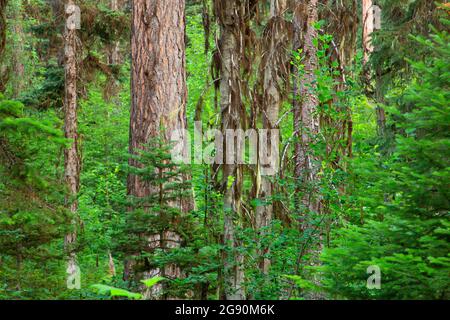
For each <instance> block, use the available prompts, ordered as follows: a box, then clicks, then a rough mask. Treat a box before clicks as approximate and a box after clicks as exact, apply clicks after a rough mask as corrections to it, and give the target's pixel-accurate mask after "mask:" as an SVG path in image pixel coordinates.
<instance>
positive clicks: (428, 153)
mask: <svg viewBox="0 0 450 320" xmlns="http://www.w3.org/2000/svg"><path fill="white" fill-rule="evenodd" d="M3 2H4V1H2V0H0V3H1V4H2V5H3ZM109 2H110V1H88V0H83V1H79V5H80V6H81V8H82V17H83V18H82V29H81V30H80V31H79V34H80V36H79V41H80V43H81V44H82V45H81V46H80V49H79V52H78V53H79V61H78V63H79V69H80V75H79V86H78V92H77V93H78V96H79V106H78V121H79V141H80V145H81V147H80V157H81V161H82V170H81V176H80V191H79V194H78V195H77V197H76V198H77V200H78V211H77V214H76V215H75V216H74V215H73V214H71V213H70V211H69V210H67V202H68V201H70V200H74V199H69V200H68V199H67V190H66V189H67V188H66V185H65V183H64V178H65V173H64V149H65V148H67V147H68V145H69V143H70V141H68V139H66V138H64V121H63V119H64V112H65V110H64V81H65V79H64V59H63V58H62V56H63V53H62V52H63V51H64V46H63V43H62V40H61V39H62V34H63V31H64V30H63V29H64V28H63V24H64V21H62V19H61V15H60V12H61V10H63V9H62V8H61V7H59V6H58V5H55V3H57V1H56V2H53V1H44V0H30V1H21V0H9V1H7V6H6V11H5V17H6V19H5V22H6V25H7V29H6V35H5V36H6V42H5V43H6V46H5V50H3V48H0V55H1V54H3V56H4V58H3V59H2V58H1V57H0V92H1V93H0V299H109V298H115V299H117V298H119V299H125V298H129V299H141V298H143V297H145V296H146V293H148V292H149V291H151V290H154V289H152V288H159V286H161V288H163V290H164V297H165V298H170V297H183V298H189V299H220V298H223V297H224V295H225V293H224V291H225V289H224V288H225V287H226V284H224V273H226V270H224V269H225V268H224V266H223V260H224V256H227V255H229V254H230V253H231V252H232V251H233V254H237V256H242V257H243V258H242V259H243V260H242V261H243V262H242V266H240V267H242V269H243V270H244V273H245V279H244V280H243V285H244V287H245V291H246V294H247V298H249V299H311V298H312V299H316V298H318V299H449V298H450V291H449V288H450V280H449V279H450V278H449V276H450V239H449V237H450V219H449V207H450V204H449V199H450V194H449V191H448V190H449V188H448V187H449V186H448V181H449V180H450V171H449V159H450V152H449V150H450V148H449V147H450V137H449V129H450V128H449V124H450V110H449V100H450V94H449V92H450V90H449V89H450V88H449V87H450V86H449V85H450V83H449V82H450V65H449V58H450V47H449V40H450V37H449V33H448V28H449V25H450V22H449V20H448V15H449V13H450V11H449V9H448V6H440V5H436V4H434V3H433V4H431V1H427V0H414V1H400V0H398V1H390V0H389V1H381V0H380V1H377V4H378V5H380V7H381V8H382V22H383V28H382V30H379V31H377V32H375V34H374V40H373V43H374V47H375V49H374V52H373V54H372V56H371V60H370V61H369V62H367V64H366V65H365V66H364V68H363V67H362V66H361V65H362V64H363V61H362V60H363V58H362V55H363V54H362V49H358V50H356V51H355V52H354V53H352V54H349V55H348V57H349V59H352V61H351V62H349V63H347V62H345V61H341V59H340V58H339V53H340V52H341V51H340V50H342V48H338V47H337V46H336V41H337V39H340V38H339V37H341V38H342V39H345V38H346V37H345V35H346V34H345V33H350V32H353V31H355V32H356V31H357V32H358V34H359V33H360V32H359V31H360V30H361V25H358V26H353V27H354V28H355V30H353V29H352V28H348V29H347V28H342V30H341V29H339V30H341V31H339V32H342V33H344V34H339V32H338V31H336V33H337V34H333V35H329V34H327V31H328V30H329V29H333V23H335V22H333V21H334V20H333V19H332V18H329V17H328V16H327V12H328V11H326V10H324V11H323V12H321V14H320V16H321V19H323V20H321V21H316V22H315V23H314V26H313V28H314V30H315V31H317V34H318V36H317V37H316V38H315V39H313V44H314V46H315V48H316V52H315V55H316V57H315V58H316V61H317V64H316V66H315V67H316V70H314V76H315V81H314V84H313V85H312V86H311V88H308V90H310V91H311V92H314V94H315V95H316V96H317V97H318V99H317V100H318V105H317V109H316V111H315V112H316V113H317V114H315V116H317V118H318V119H319V121H320V126H321V131H320V134H317V135H316V136H314V137H312V138H311V146H309V147H310V150H309V152H310V153H311V155H312V156H311V159H313V161H312V162H314V167H315V168H317V173H316V176H317V179H314V180H312V181H308V180H307V179H299V177H298V176H296V175H295V164H294V161H293V159H294V158H295V147H294V146H295V144H298V143H300V142H299V141H298V140H299V136H298V133H297V132H296V131H295V128H294V126H293V123H294V122H295V119H294V117H295V115H294V112H292V111H293V105H294V104H295V101H296V99H299V100H302V98H301V97H300V98H299V97H297V96H296V94H295V93H294V94H291V93H290V91H291V89H292V88H291V87H292V86H293V87H295V85H293V83H294V82H295V81H297V80H298V81H302V79H304V78H305V74H306V75H307V73H308V72H307V70H306V71H305V65H306V64H307V59H308V57H307V55H306V53H305V52H304V51H303V50H302V49H298V48H297V49H292V48H291V47H290V49H289V57H290V63H289V66H288V69H289V70H284V69H283V70H281V68H282V66H281V65H280V67H279V68H280V70H278V73H277V74H281V75H282V76H281V78H282V77H288V79H289V77H292V79H293V80H288V81H287V82H288V83H287V84H284V87H285V88H286V90H287V91H289V92H287V93H285V94H284V95H283V96H284V100H283V104H282V107H281V110H280V121H279V124H277V125H278V126H279V128H280V131H281V134H280V136H281V143H280V170H279V172H278V173H277V175H275V176H273V177H271V178H270V183H271V184H272V185H273V193H272V194H271V195H270V196H269V197H263V196H260V193H259V189H258V188H259V186H260V184H261V176H260V175H259V173H258V170H259V168H258V167H257V166H247V167H246V168H245V170H243V173H242V178H243V183H242V194H243V196H242V216H241V217H239V223H238V224H236V228H235V230H234V231H235V238H236V242H237V243H239V244H240V245H239V246H238V247H236V248H235V247H233V248H230V247H229V246H228V245H227V242H226V241H225V240H224V232H223V225H224V219H225V218H224V217H225V216H226V213H227V212H226V210H227V209H226V208H224V205H223V203H224V195H226V192H224V190H227V189H229V188H230V187H231V185H233V183H234V182H235V181H234V180H233V179H232V177H229V179H228V181H226V182H225V183H223V181H221V179H222V178H223V177H222V175H223V173H222V172H220V170H219V168H218V167H216V166H214V165H209V164H192V165H179V164H177V163H174V162H173V161H172V159H171V153H170V152H171V150H172V148H173V145H170V144H168V145H167V144H164V142H163V140H162V139H159V138H155V139H154V140H153V141H151V142H150V143H149V144H147V145H146V146H145V148H144V150H143V151H142V152H141V153H140V154H137V155H136V154H134V155H130V153H129V149H128V145H129V139H130V137H129V124H130V105H131V100H132V95H133V92H132V90H133V88H130V69H131V68H132V66H131V65H130V62H129V54H130V48H129V45H128V43H127V42H126V41H124V39H127V38H128V37H129V36H130V28H129V25H130V20H131V12H130V11H131V9H130V6H129V5H128V4H124V5H123V6H121V8H120V9H119V10H115V9H114V10H113V9H111V8H110V6H109V5H110V3H109ZM122 2H124V3H125V2H126V1H122ZM256 2H257V1H256ZM261 2H263V1H261ZM344 2H345V1H344ZM349 2H351V1H349ZM267 3H269V2H267ZM202 4H203V7H202ZM328 5H330V6H331V5H332V4H329V3H328ZM211 6H212V2H211V3H210V1H206V0H205V1H187V5H186V7H187V8H186V15H187V17H186V21H187V27H186V46H187V47H186V60H187V65H186V71H187V86H188V102H187V110H186V114H187V124H188V128H187V129H188V131H189V132H191V133H192V136H194V135H193V133H194V129H195V127H194V123H195V121H200V120H201V121H202V125H203V128H202V129H203V130H204V131H205V132H206V131H207V130H209V129H214V128H220V126H221V118H220V114H221V110H220V104H219V103H218V99H219V98H220V88H219V84H218V82H219V81H218V80H219V79H216V78H215V77H216V76H220V75H218V74H217V70H216V68H215V67H216V66H215V64H216V63H217V61H216V60H217V57H218V55H219V56H220V52H219V51H220V50H217V46H219V45H220V43H219V42H220V41H216V39H217V37H218V36H217V34H218V33H219V32H220V30H219V28H218V26H216V25H215V24H214V19H212V15H213V12H212V11H213V10H212V8H211ZM356 7H357V6H356V5H355V6H354V7H353V6H351V8H356ZM348 8H350V7H347V9H348ZM260 9H261V10H256V12H257V13H252V14H251V15H250V16H249V17H250V18H251V19H253V20H252V21H251V23H247V22H245V21H244V22H242V24H243V26H242V28H244V29H245V28H247V29H245V32H244V33H245V35H244V38H245V41H244V42H249V43H251V42H252V41H255V39H259V38H262V37H264V36H267V35H269V37H270V35H271V33H270V32H275V31H273V30H275V29H276V27H277V26H278V27H279V28H281V29H280V30H283V27H282V26H283V25H282V24H279V25H277V24H276V22H273V21H272V20H270V19H268V18H267V15H268V11H270V10H269V6H268V5H264V4H262V5H261V8H260ZM347 9H346V10H347ZM359 9H360V8H358V10H359ZM348 10H350V9H348ZM352 10H353V9H352ZM355 10H356V9H355ZM266 11H267V12H266ZM343 12H347V11H343ZM3 13H4V12H3V11H2V12H1V14H2V17H3ZM215 13H216V14H217V12H215ZM287 16H288V18H289V19H290V18H291V13H289V14H288V15H287ZM18 17H19V18H20V19H19V18H18ZM216 18H218V17H216ZM250 18H249V19H250ZM288 18H287V19H288ZM327 19H328V20H327ZM2 20H3V19H2ZM244 20H245V19H244ZM275 20H276V19H275ZM356 20H358V19H355V21H356ZM360 20H361V19H360ZM270 21H271V22H270ZM0 23H1V24H2V25H3V21H0ZM245 23H247V25H244V24H245ZM274 26H275V27H274ZM280 26H281V27H280ZM271 27H272V28H273V29H271ZM324 29H327V30H324ZM276 30H278V29H276ZM336 30H337V29H336ZM1 31H3V30H1ZM291 31H292V30H291V29H289V28H287V29H286V30H285V32H288V33H289V32H291ZM348 38H352V39H353V38H354V40H355V46H357V47H358V48H360V47H361V42H362V41H361V39H359V40H358V41H356V33H355V34H352V35H350V34H349V35H348ZM348 38H347V39H348ZM0 41H1V39H0ZM263 44H264V42H262V41H261V42H258V45H255V46H254V52H253V51H252V50H249V51H251V52H250V53H248V52H245V53H243V57H244V58H243V61H244V63H243V67H242V69H243V71H242V73H243V74H242V75H241V76H242V79H241V80H242V83H245V85H242V87H243V88H245V89H242V90H243V92H244V90H247V91H245V94H244V93H242V95H243V97H244V98H243V99H242V105H243V109H244V110H245V111H246V112H248V113H249V114H250V115H251V116H250V117H249V119H250V121H248V122H249V123H250V122H252V123H250V124H249V127H252V128H253V127H254V128H260V127H262V125H263V123H262V121H260V120H258V119H257V117H256V116H255V114H256V113H257V112H259V111H258V110H260V109H261V108H262V107H261V106H262V105H263V102H264V101H263V100H264V98H263V95H262V94H261V88H264V84H263V85H262V87H261V78H260V77H261V74H258V73H257V72H258V71H259V70H262V69H264V68H263V63H264V59H263V58H262V57H261V56H258V54H261V52H263V51H262V49H261V46H263ZM205 47H206V48H205ZM114 48H119V49H118V51H117V52H115V54H117V55H119V56H120V59H119V61H112V60H114V59H112V58H111V57H110V56H111V50H113V49H114ZM205 49H206V50H205ZM210 49H211V50H210ZM247 49H248V48H247ZM2 51H4V52H2ZM243 51H245V48H244V49H243ZM253 55H254V56H253ZM262 56H264V55H262ZM12 57H15V58H14V59H12ZM346 63H347V64H346ZM367 68H369V69H370V70H369V73H367V70H365V69H367ZM20 70H22V75H20V74H18V73H17V72H18V71H20ZM291 73H293V74H291ZM5 74H6V75H7V76H4V75H5ZM262 74H264V73H262ZM368 74H369V76H367V75H368ZM368 78H369V79H368ZM291 82H292V83H291ZM242 83H241V84H242ZM3 84H4V86H3ZM277 86H279V87H283V86H282V85H280V84H277ZM252 99H253V100H252ZM261 101H262V102H261ZM380 108H382V109H383V110H385V112H386V123H384V124H383V130H380V128H379V126H380V121H379V120H380V119H377V112H378V110H379V109H380ZM252 116H253V118H252ZM255 119H256V120H255ZM342 131H345V132H344V133H343V132H342ZM305 132H306V133H304V136H307V135H312V134H311V132H307V130H305ZM209 138H211V137H209ZM210 140H211V139H204V141H201V143H202V145H203V147H207V146H208V145H209V143H210ZM192 151H193V154H196V152H199V151H198V150H192ZM200 152H201V151H200ZM247 156H248V155H247ZM130 158H133V159H135V160H136V161H138V162H139V164H140V166H138V167H136V166H130V165H129V159H130ZM129 174H133V175H136V176H138V177H139V178H140V179H142V180H143V181H146V182H147V183H148V186H149V188H150V189H151V190H152V193H151V195H150V196H148V197H141V198H137V197H133V196H131V195H130V194H129V193H128V192H127V176H128V175H129ZM310 194H313V197H312V198H314V199H315V201H317V202H320V210H319V212H314V210H310V209H309V208H308V207H307V205H305V202H304V199H305V198H308V197H309V195H310ZM299 199H300V200H299ZM183 201H191V206H190V207H189V208H188V210H184V211H183V210H181V209H180V207H177V206H174V203H177V202H180V203H181V202H183ZM268 206H270V207H273V212H274V215H273V219H272V220H271V221H270V224H269V225H267V226H265V227H264V228H262V229H260V230H257V229H256V228H255V224H256V222H255V212H257V211H258V210H259V208H261V207H263V208H265V207H268ZM224 213H225V214H224ZM74 225H77V226H78V227H79V228H78V229H79V234H78V239H77V242H76V249H75V250H76V252H77V261H78V264H79V267H80V270H81V288H80V289H79V290H69V288H67V283H66V276H67V274H66V263H67V261H66V251H65V250H66V248H65V246H64V236H65V235H66V234H67V233H68V232H70V230H72V228H73V226H74ZM172 232H173V233H174V234H176V235H177V236H179V238H177V237H175V239H176V240H177V241H174V243H166V244H162V245H161V246H159V247H158V246H153V247H152V244H151V241H160V240H161V239H160V238H156V240H155V238H151V237H150V240H149V235H155V234H159V235H170V236H172ZM178 240H179V241H178ZM160 242H164V241H162V240H161V241H160ZM142 248H145V249H142ZM236 252H237V253H236ZM265 259H268V260H270V268H269V270H268V271H267V272H262V271H261V263H262V262H264V260H265ZM130 266H133V267H132V271H131V273H141V274H142V276H141V277H140V278H138V281H136V279H133V277H132V276H130V274H129V273H130ZM175 266H176V268H180V270H181V275H182V276H181V277H180V278H177V279H163V278H153V280H151V277H152V276H154V275H153V274H148V272H147V271H148V270H149V268H150V269H165V268H172V267H173V268H175ZM370 267H376V269H377V268H378V269H379V270H381V286H380V288H379V289H377V288H376V289H371V288H370V287H368V285H367V284H368V283H367V281H368V278H369V276H370V275H371V274H370V272H369V273H368V268H369V269H370ZM146 278H148V279H150V280H148V279H147V283H146V281H145V279H146ZM149 281H150V282H149ZM160 281H161V282H160ZM155 290H156V289H155ZM137 292H140V293H137Z"/></svg>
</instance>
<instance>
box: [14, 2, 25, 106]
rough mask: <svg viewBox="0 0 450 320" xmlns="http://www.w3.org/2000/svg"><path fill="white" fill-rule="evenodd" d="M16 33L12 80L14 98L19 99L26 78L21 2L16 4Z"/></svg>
mask: <svg viewBox="0 0 450 320" xmlns="http://www.w3.org/2000/svg"><path fill="white" fill-rule="evenodd" d="M14 5H15V8H14V11H15V12H14V27H13V28H14V33H15V36H16V38H15V39H16V40H15V41H14V55H13V61H12V63H13V68H12V69H13V73H14V77H13V78H12V80H13V83H12V90H13V92H12V95H13V98H18V96H19V94H20V93H21V92H22V90H23V86H24V76H25V66H24V64H23V54H24V48H23V44H24V41H25V39H24V38H25V37H24V33H23V28H22V24H23V19H22V3H21V1H19V2H17V3H14Z"/></svg>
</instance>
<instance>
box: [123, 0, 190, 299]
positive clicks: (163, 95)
mask: <svg viewBox="0 0 450 320" xmlns="http://www.w3.org/2000/svg"><path fill="white" fill-rule="evenodd" d="M184 29H185V1H180V0H145V1H138V0H135V1H133V17H132V39H131V50H132V82H131V85H132V89H131V90H132V106H131V119H130V141H129V151H130V153H131V154H136V153H137V151H138V150H139V149H143V148H144V146H145V144H147V143H149V142H150V140H151V138H154V137H159V136H161V134H162V136H163V138H164V140H165V141H166V142H167V143H169V142H170V141H171V134H172V132H173V131H175V130H178V131H179V134H180V136H181V137H183V136H184V129H185V128H186V96H187V89H186V71H185V70H186V68H185V67H186V61H185V30H184ZM129 164H130V166H133V167H141V164H139V163H138V162H137V161H136V160H134V159H130V160H129ZM127 186H128V194H129V195H130V196H133V197H137V198H145V197H147V196H149V195H150V194H153V193H155V192H159V191H158V190H152V188H151V187H150V185H149V184H148V183H146V182H145V181H142V180H141V179H140V178H139V177H138V176H136V175H133V174H130V175H129V176H128V182H127ZM174 205H176V206H180V207H181V208H180V209H181V210H182V211H183V212H187V211H188V210H189V209H190V206H191V201H190V200H183V201H181V202H180V203H177V204H174ZM146 236H147V237H148V242H149V247H151V249H156V248H161V247H163V249H170V248H174V247H178V246H180V243H181V237H180V235H179V234H177V233H175V232H171V231H166V232H163V233H162V234H156V235H146ZM132 268H133V265H132V263H126V270H125V277H126V278H129V277H131V278H134V280H139V278H142V277H147V278H150V277H153V276H157V275H161V276H165V277H167V278H179V277H180V276H181V270H180V268H179V267H177V266H166V268H165V269H164V270H159V269H154V270H148V272H146V273H145V274H144V275H136V274H132V272H133V271H132ZM162 289H163V287H162V285H161V284H158V285H156V286H154V287H152V289H151V290H150V291H149V292H147V294H146V297H147V298H159V297H161V295H162Z"/></svg>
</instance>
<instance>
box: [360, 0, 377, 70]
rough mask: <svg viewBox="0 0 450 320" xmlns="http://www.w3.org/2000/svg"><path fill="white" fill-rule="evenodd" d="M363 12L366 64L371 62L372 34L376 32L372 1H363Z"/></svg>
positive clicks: (364, 59)
mask: <svg viewBox="0 0 450 320" xmlns="http://www.w3.org/2000/svg"><path fill="white" fill-rule="evenodd" d="M362 12H363V35H362V37H363V50H364V58H363V61H364V64H366V63H367V62H368V61H369V57H370V54H371V53H372V52H373V46H372V39H371V36H372V33H373V31H374V15H373V4H372V0H362Z"/></svg>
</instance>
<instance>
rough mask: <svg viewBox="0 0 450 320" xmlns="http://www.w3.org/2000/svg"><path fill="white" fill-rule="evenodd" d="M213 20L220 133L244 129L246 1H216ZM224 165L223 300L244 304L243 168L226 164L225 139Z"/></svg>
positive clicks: (230, 152) (228, 147)
mask: <svg viewBox="0 0 450 320" xmlns="http://www.w3.org/2000/svg"><path fill="white" fill-rule="evenodd" d="M215 11H216V16H217V17H218V19H219V24H220V48H219V50H220V58H221V72H220V74H221V78H220V107H221V110H222V132H223V134H224V136H225V133H226V131H227V130H239V129H242V128H243V125H242V119H241V112H242V109H241V108H242V107H243V106H242V100H241V89H240V88H241V87H240V83H239V79H240V75H241V63H242V62H241V59H242V52H241V50H240V49H242V46H241V45H242V43H241V42H240V41H241V39H242V38H241V36H242V32H241V31H242V30H241V27H242V25H241V22H242V19H243V14H244V11H245V1H243V2H241V1H238V0H230V1H220V0H216V1H215ZM224 140H225V142H224V149H223V150H224V155H225V157H224V158H225V161H224V165H223V186H224V189H225V191H224V199H223V201H224V204H223V206H224V245H225V246H226V249H225V250H224V252H223V267H224V273H223V277H224V286H225V288H224V289H225V298H226V299H227V300H243V299H244V298H245V290H244V286H243V283H244V270H243V263H244V257H243V255H242V254H240V253H238V250H237V248H238V247H239V242H238V240H237V239H236V226H237V225H238V224H239V222H240V217H241V213H242V204H241V198H242V194H241V193H242V183H243V172H242V165H240V164H237V163H234V164H230V163H228V164H227V163H226V162H227V161H226V155H227V154H230V155H232V154H234V155H235V154H236V149H234V150H231V149H230V146H228V145H227V142H226V139H224Z"/></svg>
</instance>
